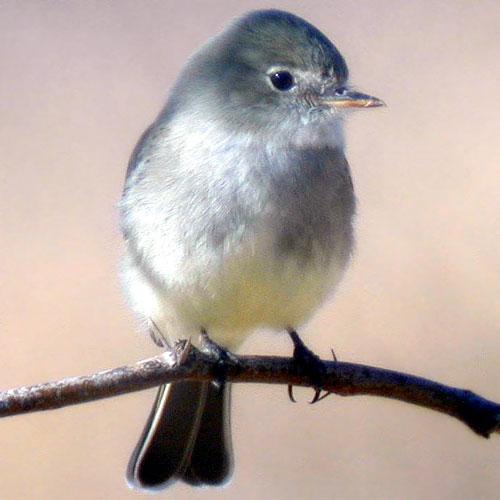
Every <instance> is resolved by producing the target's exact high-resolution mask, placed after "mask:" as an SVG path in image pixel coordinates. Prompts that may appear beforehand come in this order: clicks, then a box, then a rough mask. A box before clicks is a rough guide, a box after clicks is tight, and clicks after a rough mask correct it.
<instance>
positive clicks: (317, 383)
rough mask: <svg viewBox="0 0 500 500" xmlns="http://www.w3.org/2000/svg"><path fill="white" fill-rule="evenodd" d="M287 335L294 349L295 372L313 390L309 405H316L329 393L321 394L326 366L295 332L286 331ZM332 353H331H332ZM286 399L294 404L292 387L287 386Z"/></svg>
mask: <svg viewBox="0 0 500 500" xmlns="http://www.w3.org/2000/svg"><path fill="white" fill-rule="evenodd" d="M288 335H290V338H291V339H292V342H293V345H294V349H293V360H294V363H295V365H296V367H297V371H298V372H299V374H300V375H305V376H306V377H307V378H308V379H309V381H310V383H311V385H312V387H313V389H314V396H313V398H312V400H311V401H310V404H314V403H317V402H318V401H321V400H322V399H324V398H326V397H327V396H328V395H330V394H331V393H330V392H327V391H326V392H325V394H321V392H322V391H323V385H324V384H323V382H324V377H325V375H326V366H325V364H324V363H323V361H321V359H320V358H319V356H317V355H316V354H314V353H313V352H312V351H311V350H310V349H309V348H308V347H307V346H306V345H305V344H304V342H302V339H301V338H300V337H299V335H298V334H297V332H296V331H295V330H288ZM332 352H333V351H332ZM333 356H334V359H336V357H335V354H334V353H333ZM288 397H289V398H290V401H292V402H293V403H295V402H296V401H295V398H294V397H293V386H292V385H291V384H290V385H288Z"/></svg>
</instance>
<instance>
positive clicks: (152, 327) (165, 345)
mask: <svg viewBox="0 0 500 500" xmlns="http://www.w3.org/2000/svg"><path fill="white" fill-rule="evenodd" d="M148 323H149V336H150V337H151V340H152V341H153V342H154V343H155V344H156V345H157V346H158V347H161V348H162V349H172V346H171V345H170V342H169V341H168V340H167V337H166V336H165V335H164V333H163V332H162V331H161V330H160V328H159V327H158V325H157V324H156V323H155V322H154V320H153V318H148Z"/></svg>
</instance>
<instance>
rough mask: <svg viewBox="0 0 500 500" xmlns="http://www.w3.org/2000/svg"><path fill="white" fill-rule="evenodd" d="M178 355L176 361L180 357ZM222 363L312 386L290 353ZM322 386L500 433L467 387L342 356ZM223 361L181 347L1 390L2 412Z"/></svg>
mask: <svg viewBox="0 0 500 500" xmlns="http://www.w3.org/2000/svg"><path fill="white" fill-rule="evenodd" d="M176 359H177V361H176ZM236 359H237V363H229V364H227V365H226V366H224V374H225V377H226V378H227V380H229V381H231V382H250V383H264V384H293V385H298V386H312V385H313V384H312V383H311V381H310V380H309V379H308V377H307V376H304V375H303V374H301V372H300V369H298V367H297V365H296V363H295V362H294V361H293V359H292V358H283V357H272V356H238V357H236ZM323 363H324V365H325V369H326V372H325V375H324V377H323V379H322V385H323V388H324V389H325V390H327V391H331V392H332V393H335V394H338V395H341V396H354V395H371V396H382V397H386V398H392V399H398V400H400V401H404V402H406V403H411V404H414V405H418V406H422V407H424V408H429V409H432V410H436V411H439V412H441V413H445V414H447V415H450V416H452V417H455V418H457V419H459V420H460V421H462V422H463V423H464V424H466V425H467V426H469V427H470V428H471V429H472V430H473V431H474V432H476V433H477V434H479V435H481V436H484V437H489V436H490V434H491V433H493V432H496V433H500V404H497V403H495V402H493V401H489V400H487V399H485V398H483V397H481V396H479V395H477V394H475V393H473V392H471V391H469V390H463V389H457V388H454V387H448V386H445V385H442V384H439V383H437V382H433V381H431V380H427V379H424V378H421V377H415V376H412V375H408V374H405V373H400V372H395V371H391V370H385V369H382V368H375V367H372V366H365V365H358V364H354V363H345V362H338V361H324V362H323ZM220 373H221V366H220V363H217V362H216V361H214V359H212V358H210V357H208V356H207V355H205V354H204V353H202V352H200V351H198V350H197V349H195V348H193V347H191V346H188V347H187V348H178V350H177V353H176V355H174V354H172V353H165V354H161V355H159V356H155V357H153V358H149V359H146V360H142V361H139V362H137V363H135V364H134V365H129V366H122V367H119V368H115V369H112V370H107V371H103V372H99V373H95V374H93V375H88V376H81V377H71V378H66V379H62V380H59V381H56V382H48V383H45V384H39V385H34V386H26V387H19V388H17V389H11V390H8V391H5V392H1V393H0V417H7V416H11V415H18V414H21V413H29V412H34V411H41V410H50V409H56V408H62V407H64V406H69V405H74V404H78V403H84V402H87V401H95V400H98V399H103V398H109V397H112V396H118V395H120V394H125V393H129V392H134V391H139V390H143V389H148V388H151V387H154V386H158V385H161V384H164V383H167V382H174V381H176V380H216V379H217V377H218V376H219V377H220Z"/></svg>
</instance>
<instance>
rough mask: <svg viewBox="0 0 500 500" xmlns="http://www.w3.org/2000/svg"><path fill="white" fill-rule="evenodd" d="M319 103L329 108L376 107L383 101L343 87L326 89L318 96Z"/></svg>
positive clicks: (381, 104) (383, 104) (383, 103)
mask: <svg viewBox="0 0 500 500" xmlns="http://www.w3.org/2000/svg"><path fill="white" fill-rule="evenodd" d="M320 100H321V103H322V104H324V105H325V106H328V107H330V108H378V107H380V106H385V102H384V101H382V100H381V99H379V98H378V97H373V96H371V95H368V94H363V93H361V92H356V91H355V90H351V89H347V88H345V87H342V88H337V89H332V90H327V91H326V92H325V93H324V94H322V95H321V96H320Z"/></svg>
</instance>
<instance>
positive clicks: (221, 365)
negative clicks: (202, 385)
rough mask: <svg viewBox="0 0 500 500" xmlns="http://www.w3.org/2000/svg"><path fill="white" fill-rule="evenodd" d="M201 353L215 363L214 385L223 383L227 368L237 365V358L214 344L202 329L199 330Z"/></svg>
mask: <svg viewBox="0 0 500 500" xmlns="http://www.w3.org/2000/svg"><path fill="white" fill-rule="evenodd" d="M201 351H202V352H203V353H205V354H207V355H208V356H209V357H210V358H211V359H212V360H213V361H215V367H214V374H215V377H216V381H215V382H214V383H216V384H218V385H221V384H223V383H224V382H225V380H226V375H227V371H228V368H230V367H232V368H234V367H237V366H238V365H239V360H238V357H237V356H235V355H234V354H233V353H232V352H231V351H228V350H227V349H224V348H223V347H222V346H220V345H219V344H217V343H216V342H214V341H213V340H212V339H211V338H210V337H209V336H208V333H207V331H206V330H205V329H204V328H202V330H201Z"/></svg>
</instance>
